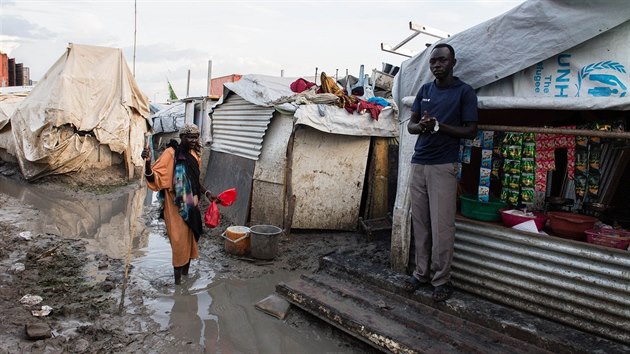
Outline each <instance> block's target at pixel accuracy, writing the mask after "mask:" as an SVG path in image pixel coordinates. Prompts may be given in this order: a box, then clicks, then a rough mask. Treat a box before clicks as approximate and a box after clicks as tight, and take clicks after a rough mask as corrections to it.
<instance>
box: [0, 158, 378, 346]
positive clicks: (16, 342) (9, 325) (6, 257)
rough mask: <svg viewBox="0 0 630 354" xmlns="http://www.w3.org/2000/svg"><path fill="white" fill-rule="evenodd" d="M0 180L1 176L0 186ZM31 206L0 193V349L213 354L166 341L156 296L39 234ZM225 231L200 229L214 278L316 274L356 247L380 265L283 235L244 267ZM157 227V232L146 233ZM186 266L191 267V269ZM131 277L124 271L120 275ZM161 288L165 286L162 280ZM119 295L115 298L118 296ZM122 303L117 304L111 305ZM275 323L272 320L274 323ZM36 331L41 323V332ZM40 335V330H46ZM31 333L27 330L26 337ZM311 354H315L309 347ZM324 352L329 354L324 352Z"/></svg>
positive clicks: (331, 332)
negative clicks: (34, 298)
mask: <svg viewBox="0 0 630 354" xmlns="http://www.w3.org/2000/svg"><path fill="white" fill-rule="evenodd" d="M0 174H2V175H3V177H4V178H11V179H12V180H17V181H21V182H23V183H26V182H24V181H22V180H21V177H20V175H19V172H17V168H16V166H15V165H10V164H6V163H5V164H2V165H0ZM0 181H1V180H0ZM36 183H37V185H38V186H40V187H44V188H50V189H51V190H52V189H54V190H57V191H59V190H64V191H65V192H66V193H70V194H81V195H82V196H83V197H85V196H90V195H94V196H95V198H96V197H97V196H98V197H102V196H103V195H104V194H106V195H108V196H109V197H115V196H116V194H117V193H124V192H125V191H126V190H127V189H128V188H137V186H133V185H132V186H129V185H127V186H123V185H118V186H113V187H112V186H108V187H98V188H87V187H86V186H85V185H82V184H81V183H76V182H74V181H72V180H68V179H59V178H54V179H53V178H49V179H44V180H42V181H39V182H36ZM144 210H145V211H144V213H143V216H142V220H138V223H139V224H141V225H144V226H145V227H146V228H147V230H151V229H154V231H157V232H163V230H160V228H161V227H160V226H159V225H157V226H156V225H155V224H154V223H151V222H150V220H152V219H155V216H156V214H157V213H158V210H157V207H155V206H152V207H146V208H145V209H144ZM39 222H41V215H40V210H38V208H37V205H24V204H22V203H21V202H20V201H19V200H16V199H15V198H12V197H10V196H8V195H4V194H0V243H1V244H2V246H1V247H0V313H2V319H3V320H2V321H0V353H5V352H6V353H66V352H72V353H136V352H151V353H172V352H208V353H212V352H215V351H214V350H213V348H211V347H204V346H199V345H197V344H196V343H191V342H190V341H187V340H186V339H185V338H181V337H180V336H177V335H173V334H172V333H171V328H164V327H163V326H160V325H159V324H158V323H156V322H155V321H154V319H153V318H152V317H151V313H150V310H149V309H148V307H147V306H145V304H146V303H148V302H150V301H151V299H152V297H155V296H156V294H154V293H152V292H150V291H147V289H146V288H144V287H141V286H138V285H137V283H136V282H134V281H131V280H130V281H128V282H127V281H126V278H125V271H126V262H125V260H124V259H113V258H109V257H108V256H106V255H104V254H101V253H99V252H98V251H95V250H93V249H91V248H90V247H87V241H85V240H82V239H71V238H67V237H64V235H59V234H53V233H45V232H41V231H40V230H41V227H37V225H38V223H39ZM226 225H229V220H222V225H220V226H219V227H218V228H216V229H212V230H209V229H205V234H204V235H203V236H202V240H201V242H200V253H201V254H202V255H206V257H205V259H206V260H209V261H210V262H211V264H212V266H213V267H214V268H215V270H216V272H217V277H219V278H229V279H251V278H257V277H260V276H261V275H264V274H269V273H274V272H289V273H290V272H298V273H309V272H313V271H316V270H317V267H318V264H319V258H320V257H321V256H323V255H325V254H328V253H330V252H335V251H340V250H354V249H357V248H362V249H363V250H365V251H367V253H368V254H372V255H373V256H374V257H376V258H379V259H380V261H383V259H385V258H386V257H387V254H386V252H385V253H384V250H383V249H382V246H376V245H375V244H373V243H367V242H366V240H365V236H364V235H361V234H349V233H315V232H305V233H301V234H296V233H293V234H292V235H290V236H286V235H283V236H281V239H280V245H279V247H280V251H279V256H278V257H277V258H276V259H275V260H274V261H273V262H254V261H251V260H249V259H243V258H238V257H234V256H232V255H229V254H227V253H226V252H225V250H224V244H223V239H222V238H220V237H219V234H220V233H221V232H222V231H223V229H224V228H225V227H226ZM155 229H157V230H155ZM194 265H195V264H194V263H193V266H194ZM128 272H129V273H128V274H129V278H128V279H133V272H134V269H133V267H129V269H128ZM164 279H165V280H163V282H164V284H162V285H163V286H165V287H174V285H172V284H170V283H168V281H169V280H170V279H171V278H169V277H165V278H164ZM25 295H38V296H41V297H42V298H43V301H42V302H41V303H37V304H23V303H21V302H20V300H21V299H22V298H23V297H24V296H25ZM123 295H124V296H123ZM123 298H124V302H123V304H122V306H121V299H123ZM43 305H46V306H50V307H51V308H52V311H51V312H50V314H48V315H47V316H41V317H36V316H34V315H33V313H32V311H34V310H40V309H41V308H42V306H43ZM278 321H280V320H278ZM33 325H40V328H39V333H38V334H39V335H42V336H44V337H46V338H42V339H35V338H29V337H28V335H27V331H26V328H27V327H29V326H30V328H34V327H33ZM283 325H285V326H291V327H293V328H297V327H300V329H301V330H304V331H310V332H312V333H316V335H317V336H318V337H323V338H324V339H325V340H326V341H330V342H331V343H334V344H335V347H336V348H338V350H336V351H334V352H336V353H370V352H376V351H375V350H374V349H373V348H372V347H369V346H368V345H366V344H364V343H363V342H360V341H358V340H356V339H354V338H353V337H351V336H349V335H346V334H345V333H343V332H341V331H339V330H337V329H336V328H334V327H332V326H330V325H328V324H326V323H324V322H322V321H320V320H319V319H317V318H315V317H313V316H311V315H310V314H308V313H306V312H303V311H301V310H300V309H298V308H296V307H291V309H290V311H289V313H288V316H287V317H286V318H285V319H284V320H283ZM42 326H43V327H42ZM48 331H49V332H50V333H49V334H47V332H48ZM31 334H32V333H31ZM313 352H321V351H318V350H316V349H314V350H313ZM328 352H330V351H328Z"/></svg>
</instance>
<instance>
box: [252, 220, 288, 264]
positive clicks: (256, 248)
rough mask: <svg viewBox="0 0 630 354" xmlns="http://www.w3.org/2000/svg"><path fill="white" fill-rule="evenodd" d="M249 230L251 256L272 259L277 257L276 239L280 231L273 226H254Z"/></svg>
mask: <svg viewBox="0 0 630 354" xmlns="http://www.w3.org/2000/svg"><path fill="white" fill-rule="evenodd" d="M249 229H250V239H251V256H252V257H254V258H257V259H267V260H269V259H274V258H276V256H277V255H278V238H279V236H280V234H281V233H282V229H281V228H279V227H277V226H274V225H254V226H252V227H250V228H249Z"/></svg>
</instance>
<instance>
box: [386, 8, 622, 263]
mask: <svg viewBox="0 0 630 354" xmlns="http://www.w3.org/2000/svg"><path fill="white" fill-rule="evenodd" d="M629 20H630V6H628V2H627V1H626V0H600V1H591V0H529V1H526V2H525V3H523V4H521V5H519V6H517V7H515V8H514V9H512V10H510V11H508V12H506V13H505V14H503V15H501V16H498V17H495V18H493V19H491V20H488V21H486V22H484V23H481V24H479V25H477V26H475V27H472V28H470V29H468V30H466V31H464V32H461V33H457V34H455V35H453V36H452V37H449V38H447V39H444V40H441V41H440V43H448V44H450V45H452V46H453V47H454V48H455V52H456V57H457V60H458V62H457V65H456V66H455V75H456V76H458V77H459V78H460V79H462V80H463V81H465V82H467V83H468V84H470V85H471V86H472V87H473V88H475V89H478V88H481V89H480V90H479V91H480V93H484V92H486V94H487V95H493V96H485V97H480V98H479V102H480V103H479V108H492V109H500V108H538V109H541V108H546V109H560V108H567V107H571V108H572V109H624V110H627V109H628V98H627V96H626V97H601V96H599V97H593V96H588V90H589V89H592V88H595V87H598V86H602V85H599V84H598V83H597V82H593V85H591V84H588V85H585V81H588V80H590V81H597V80H591V79H590V77H589V78H588V80H584V78H585V77H586V76H584V74H585V72H583V73H579V72H573V73H572V75H573V77H572V78H568V77H567V76H566V75H565V73H566V72H565V71H561V72H558V70H566V69H567V67H566V66H565V64H566V63H567V62H569V66H568V68H569V69H570V70H569V71H570V72H571V71H575V70H581V69H584V70H585V71H587V70H588V65H590V64H594V65H593V66H591V67H590V68H593V67H594V66H596V65H597V63H600V62H601V63H604V62H606V61H611V62H613V61H614V62H616V63H619V64H620V66H616V67H617V68H621V66H623V68H624V69H623V70H625V68H626V67H627V66H628V65H629V64H630V63H629V62H628V60H629V59H630V56H629V55H628V49H627V48H628V45H627V38H628V37H627V30H625V34H624V28H627V27H626V26H627V24H626V23H627V22H628V21H629ZM613 29H614V30H613ZM611 30H613V31H611ZM609 31H611V33H607V32H609ZM615 32H618V33H621V35H622V36H624V35H625V38H626V39H625V40H626V43H625V45H624V46H621V47H618V46H617V44H618V43H619V40H618V39H616V38H618V37H619V36H618V35H616V34H615ZM600 35H601V37H598V36H600ZM596 37H597V38H596ZM612 37H615V39H610V38H612ZM593 38H595V39H594V40H593V41H590V42H591V43H589V44H588V45H587V44H586V43H585V42H587V41H589V40H591V39H593ZM601 38H603V39H605V40H607V41H608V44H606V45H604V44H602V46H605V47H606V50H603V49H601V48H600V47H598V45H597V44H596V43H598V41H599V39H601ZM607 38H609V39H610V40H608V39H607ZM621 40H622V41H623V39H621ZM610 43H617V44H613V45H612V46H611V44H610ZM582 44H584V45H585V46H587V47H586V48H582V47H581V45H582ZM589 48H599V49H589ZM431 49H432V48H427V49H426V50H425V51H423V52H422V53H420V54H418V55H416V56H414V57H413V58H411V59H409V60H406V61H405V62H403V63H402V64H401V69H400V72H399V74H398V75H397V76H396V79H395V82H394V88H393V94H394V98H395V100H396V103H397V104H398V107H399V109H400V122H401V123H400V124H401V135H400V155H399V161H400V165H399V170H398V171H399V172H398V173H399V174H398V191H397V194H396V203H395V208H394V215H393V219H394V220H393V231H392V233H393V234H392V240H393V242H392V253H393V255H392V257H393V258H396V259H399V260H403V259H406V257H407V255H406V254H395V253H396V252H403V253H404V252H405V251H408V247H409V244H408V242H409V240H408V237H406V236H405V235H409V232H410V220H409V210H410V204H409V194H408V192H409V171H410V168H409V161H411V156H412V154H413V147H414V144H415V141H416V136H412V135H410V134H409V133H408V132H407V129H406V123H407V120H408V119H409V117H410V115H411V102H413V96H415V95H416V93H417V91H418V90H419V88H420V87H421V86H422V85H423V84H424V83H427V82H429V81H431V80H433V75H432V74H431V72H430V70H429V56H430V52H431ZM569 50H571V51H572V52H571V53H569V54H570V55H572V56H571V57H570V58H573V55H575V56H576V57H575V58H574V59H576V60H575V61H574V62H573V63H571V60H568V59H567V57H565V56H563V54H564V53H565V51H569ZM573 50H575V51H573ZM584 50H586V53H588V54H589V55H587V56H585V57H583V55H582V53H583V51H584ZM611 53H613V54H612V56H611ZM578 57H579V60H577V59H578ZM559 58H560V59H559ZM613 59H614V60H613ZM554 60H555V63H556V64H557V65H556V67H555V69H554V65H553V63H554ZM541 62H542V65H543V66H545V65H546V66H547V69H548V70H550V71H552V72H553V71H554V70H555V72H553V75H552V76H553V77H552V80H555V81H554V82H553V85H554V86H555V85H556V84H558V85H564V84H565V83H566V82H565V81H562V80H564V79H569V80H570V81H569V86H570V89H569V88H568V87H567V88H564V89H560V88H555V87H554V90H555V91H554V92H553V95H554V96H551V95H550V96H542V95H541V96H540V97H531V96H532V95H531V91H530V94H528V95H526V96H518V95H517V96H514V95H516V94H522V93H523V92H524V90H525V91H526V90H530V89H531V85H534V89H535V87H536V86H535V85H536V83H535V80H536V79H535V76H536V75H535V73H536V65H537V64H538V63H541ZM584 65H585V66H584ZM599 65H600V67H603V66H602V64H599ZM607 65H608V68H606V69H607V70H608V71H606V72H603V73H602V74H604V75H614V76H617V77H618V78H619V74H625V72H620V71H618V70H615V69H611V67H613V66H615V65H616V64H615V65H610V64H607ZM558 66H559V67H560V68H558ZM532 69H533V72H534V75H532V71H531V70H532ZM543 74H546V75H547V76H549V75H550V73H545V72H543ZM510 75H513V77H510ZM563 75H564V76H563ZM580 75H582V84H583V85H585V86H583V87H581V88H580V89H579V90H578V89H577V87H575V86H574V85H577V84H578V83H577V80H576V78H578V77H580ZM508 77H510V78H508ZM506 78H507V79H506ZM514 78H516V80H514ZM502 79H503V82H502V83H496V84H494V85H491V84H493V83H495V82H497V81H499V80H502ZM598 79H599V80H607V81H608V82H612V81H611V80H612V79H610V77H607V78H606V77H599V78H598ZM522 80H525V81H527V80H530V82H529V83H527V82H525V85H521V82H523V81H522ZM558 80H560V81H558ZM571 80H573V81H571ZM621 80H625V83H624V85H625V86H628V80H627V76H626V77H625V78H621ZM527 84H529V85H530V88H527ZM485 86H487V87H488V88H487V89H486V88H485ZM499 86H502V88H499ZM605 86H608V88H609V89H614V87H612V85H611V84H607V85H605ZM522 87H525V88H522ZM508 88H509V90H512V91H513V93H510V92H506V91H508ZM617 88H620V86H617ZM484 90H485V91H484ZM561 90H564V92H563V93H562V94H565V93H566V96H567V97H555V94H557V93H558V92H559V91H561ZM497 91H501V93H500V94H499V93H497ZM601 91H602V92H603V91H606V90H605V89H604V90H601ZM584 92H586V94H584ZM591 92H597V91H591ZM576 93H580V96H577V97H576V96H575V95H576ZM570 95H573V97H568V96H570ZM619 95H620V93H618V96H619ZM394 240H397V241H401V240H402V242H403V244H402V245H401V244H394V242H395V241H394Z"/></svg>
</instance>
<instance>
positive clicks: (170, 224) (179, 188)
mask: <svg viewBox="0 0 630 354" xmlns="http://www.w3.org/2000/svg"><path fill="white" fill-rule="evenodd" d="M179 137H180V140H181V142H180V143H179V144H178V143H177V142H176V141H174V140H172V141H171V144H169V147H168V148H167V149H166V150H164V152H163V153H162V155H160V157H159V158H158V159H157V161H155V163H154V164H153V166H151V151H150V150H149V149H148V148H145V149H144V150H143V151H142V158H143V159H144V160H145V168H144V171H145V172H144V175H145V177H146V179H147V186H148V187H149V189H151V190H153V191H156V192H160V195H161V196H162V197H163V198H164V199H163V208H164V222H165V224H166V233H167V234H168V238H169V240H170V243H171V250H172V253H173V269H174V273H175V284H180V283H181V278H182V275H184V276H186V275H188V270H189V267H190V261H191V260H192V259H196V258H198V257H199V251H198V248H197V242H199V236H201V233H202V231H203V230H202V227H203V226H202V225H203V222H202V216H201V210H200V207H199V202H200V199H201V196H202V195H204V196H206V198H208V199H209V200H210V201H212V200H215V199H216V197H215V196H214V195H213V194H212V193H210V191H208V190H206V188H205V187H204V186H203V185H202V184H201V183H200V181H199V166H200V163H201V158H200V154H201V152H200V151H201V145H200V144H199V128H198V127H197V126H196V125H194V124H185V125H184V126H183V127H182V128H181V129H180V130H179Z"/></svg>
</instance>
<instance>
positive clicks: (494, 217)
mask: <svg viewBox="0 0 630 354" xmlns="http://www.w3.org/2000/svg"><path fill="white" fill-rule="evenodd" d="M459 198H460V200H461V213H462V215H464V216H465V217H468V218H471V219H475V220H481V221H499V220H501V214H499V210H500V209H503V208H505V207H507V203H505V202H502V201H500V200H490V201H489V202H482V201H480V200H478V199H477V198H475V197H471V196H465V195H462V196H460V197H459Z"/></svg>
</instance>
